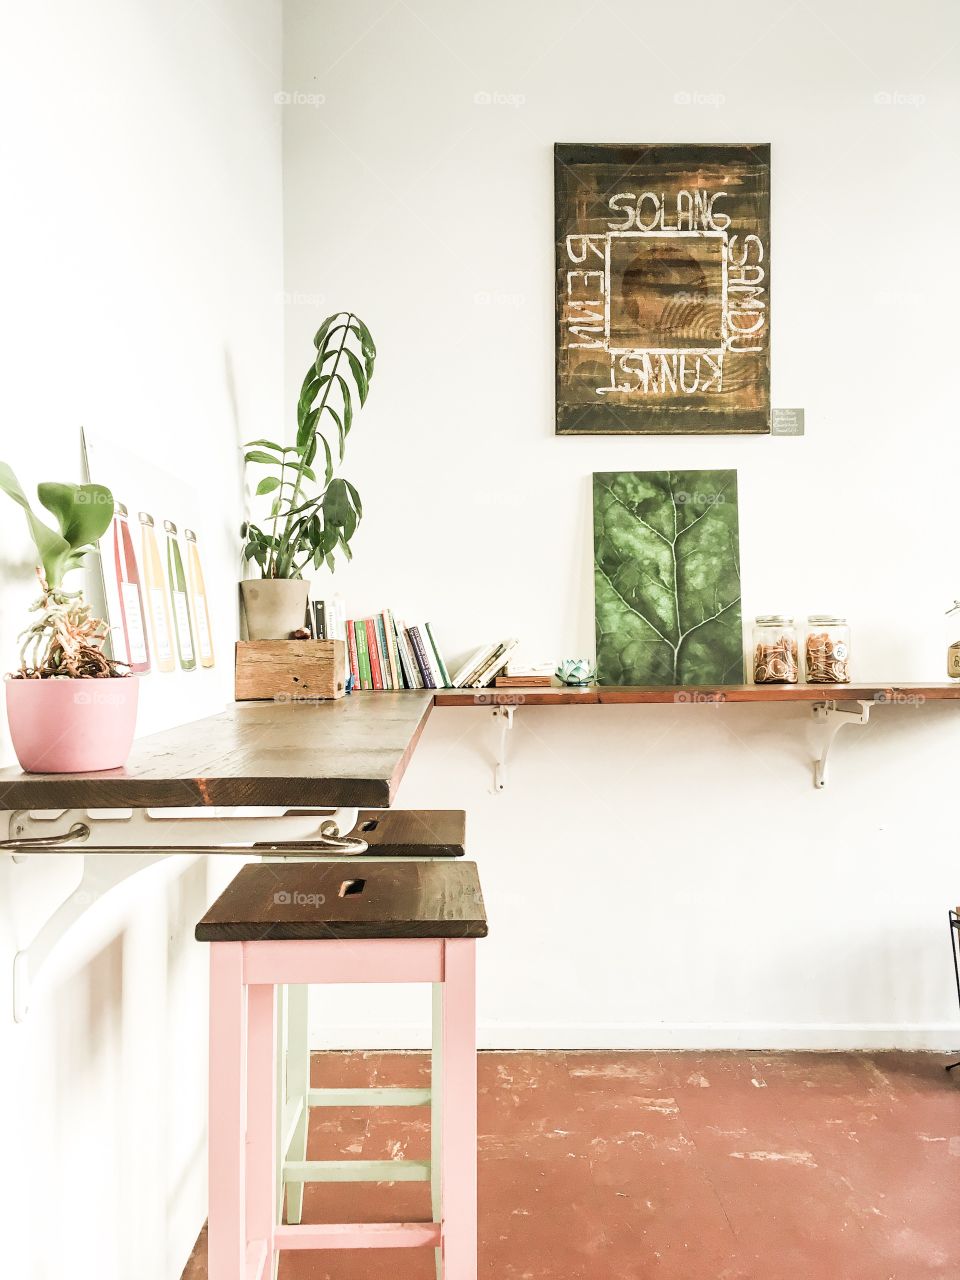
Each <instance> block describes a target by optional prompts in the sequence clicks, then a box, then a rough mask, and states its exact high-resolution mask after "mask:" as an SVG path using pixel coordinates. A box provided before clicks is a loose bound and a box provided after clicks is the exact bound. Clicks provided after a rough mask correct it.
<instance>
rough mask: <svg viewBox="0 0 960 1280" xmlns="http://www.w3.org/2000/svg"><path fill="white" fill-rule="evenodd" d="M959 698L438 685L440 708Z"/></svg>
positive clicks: (898, 691)
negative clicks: (458, 687) (453, 686)
mask: <svg viewBox="0 0 960 1280" xmlns="http://www.w3.org/2000/svg"><path fill="white" fill-rule="evenodd" d="M839 701H843V702H850V701H853V702H860V701H863V702H889V703H894V704H897V703H899V704H905V705H908V706H909V705H911V704H913V703H917V704H919V703H923V702H943V701H960V680H957V681H954V680H949V681H944V682H943V683H942V684H730V685H591V686H590V688H588V689H563V688H556V689H554V688H550V689H545V688H543V687H540V688H533V689H523V688H513V689H438V690H437V691H436V693H435V695H434V702H435V704H436V705H437V706H438V707H499V706H526V707H560V706H588V705H591V704H596V703H647V704H661V705H663V704H669V703H676V704H678V705H680V706H683V705H685V704H692V705H696V704H697V703H704V702H803V703H806V704H808V705H809V704H810V703H816V702H839Z"/></svg>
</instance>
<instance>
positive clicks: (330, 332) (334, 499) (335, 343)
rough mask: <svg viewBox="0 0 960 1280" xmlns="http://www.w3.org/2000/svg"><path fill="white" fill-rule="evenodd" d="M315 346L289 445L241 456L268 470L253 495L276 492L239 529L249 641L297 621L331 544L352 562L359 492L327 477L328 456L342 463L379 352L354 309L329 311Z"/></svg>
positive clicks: (281, 632) (284, 634)
mask: <svg viewBox="0 0 960 1280" xmlns="http://www.w3.org/2000/svg"><path fill="white" fill-rule="evenodd" d="M313 345H314V347H315V349H316V355H315V357H314V358H313V359H312V360H311V362H310V367H309V368H308V369H307V373H306V376H305V377H304V379H303V386H302V387H301V389H300V398H299V400H298V401H297V438H296V443H295V444H291V445H286V446H283V445H279V444H277V443H275V442H274V441H272V440H252V441H250V443H249V444H247V445H245V446H244V448H245V450H246V452H245V454H244V461H246V462H251V463H255V464H257V465H259V466H263V467H266V468H268V474H267V475H265V476H264V477H263V478H262V479H261V480H260V482H259V483H258V485H257V489H256V492H257V495H258V496H266V495H269V494H273V500H272V503H271V506H270V509H269V514H268V518H267V520H266V521H265V522H264V525H258V524H254V523H253V522H252V521H247V522H246V523H245V524H244V525H243V528H242V530H241V534H242V536H243V538H244V549H243V554H244V558H245V560H246V562H247V564H248V566H250V567H252V568H256V569H257V570H258V571H259V575H260V576H259V577H257V578H247V579H245V580H244V581H243V582H241V584H240V589H241V592H242V595H243V607H244V614H245V617H246V623H247V634H248V635H249V637H250V639H251V640H271V639H287V638H288V637H289V636H290V634H291V633H292V632H294V631H296V630H298V629H299V628H300V627H302V626H303V620H304V615H305V613H306V607H307V597H308V595H309V590H310V585H309V583H308V582H306V581H305V580H304V577H303V573H304V570H306V569H309V568H314V569H319V568H320V566H321V565H323V564H326V565H327V567H328V568H329V569H331V570H332V569H333V568H334V567H335V561H334V552H335V551H336V549H337V547H340V548H341V549H342V551H343V552H344V554H345V555H346V556H347V558H348V559H349V558H350V554H351V552H350V539H351V538H352V537H353V535H354V533H355V532H356V529H357V524H358V523H359V521H360V518H361V516H362V515H363V508H362V506H361V504H360V495H359V494H358V493H357V491H356V489H355V488H354V487H353V485H352V484H351V483H350V482H349V480H344V479H343V478H342V477H340V476H337V477H335V476H334V474H333V471H334V453H336V457H337V459H338V461H339V462H342V461H343V452H344V445H345V442H346V438H347V436H348V434H349V432H350V427H351V425H352V424H353V417H354V412H355V409H356V408H357V407H359V406H362V405H363V404H364V403H365V402H366V399H367V394H368V392H369V390H370V381H371V379H372V378H373V366H374V361H375V359H376V354H377V352H376V348H375V346H374V345H373V339H372V338H371V337H370V330H369V329H368V328H367V326H366V325H365V324H364V323H363V321H362V320H361V319H360V318H359V317H358V316H356V315H354V314H353V312H352V311H338V312H337V313H336V314H335V315H332V316H328V317H327V319H326V320H324V322H323V324H322V325H321V326H320V328H319V329H318V330H317V332H316V335H315V337H314V339H313ZM331 441H332V442H333V443H332V447H331ZM318 460H319V461H318ZM318 475H321V476H322V479H318Z"/></svg>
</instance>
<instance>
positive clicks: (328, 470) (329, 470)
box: [314, 436, 343, 485]
mask: <svg viewBox="0 0 960 1280" xmlns="http://www.w3.org/2000/svg"><path fill="white" fill-rule="evenodd" d="M314 439H319V440H320V442H321V443H322V445H323V451H324V454H325V455H326V459H327V460H326V465H325V467H324V472H323V483H324V484H325V485H328V484H329V483H330V481H331V480H332V479H333V458H332V457H331V455H330V446H329V445H328V444H327V437H326V436H315V437H314ZM340 458H341V461H342V460H343V454H342V453H341V455H340Z"/></svg>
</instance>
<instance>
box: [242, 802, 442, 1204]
mask: <svg viewBox="0 0 960 1280" xmlns="http://www.w3.org/2000/svg"><path fill="white" fill-rule="evenodd" d="M291 812H293V813H297V812H299V811H298V810H292V811H291ZM466 816H467V815H466V814H465V813H464V812H463V810H462V809H385V810H381V809H361V810H360V812H359V816H358V821H357V825H356V827H355V829H354V831H353V832H352V833H351V834H352V835H356V836H360V837H361V838H362V839H363V840H365V841H366V843H367V850H366V852H365V853H360V854H353V855H351V858H350V861H351V864H352V863H354V862H357V863H360V862H369V861H378V860H380V859H383V858H391V859H399V858H416V859H433V858H462V857H463V856H464V852H465V841H466ZM263 856H264V858H265V860H267V861H271V862H277V861H279V862H289V861H290V860H291V859H290V857H289V856H284V854H283V853H282V846H280V845H276V846H274V847H273V849H272V850H271V852H270V853H268V854H265V855H263ZM304 857H308V858H311V859H315V860H316V861H318V862H340V861H341V860H342V859H343V854H342V853H341V854H330V853H324V852H323V851H322V849H321V848H319V847H318V848H317V849H316V850H315V851H311V852H310V853H306V854H304V853H302V852H301V853H298V854H297V855H296V860H297V861H301V860H302V859H303V858H304ZM354 874H355V875H360V874H362V872H355V873H354ZM308 993H309V988H307V987H306V986H303V985H297V986H283V987H281V988H280V989H279V990H278V992H277V1143H278V1146H277V1222H282V1221H283V1209H284V1201H286V1211H287V1213H286V1218H287V1222H299V1221H300V1217H301V1215H302V1212H303V1182H302V1181H300V1180H298V1178H297V1171H298V1169H301V1168H302V1167H303V1164H304V1161H305V1160H306V1158H307V1131H308V1128H309V1123H310V1108H311V1107H322V1106H336V1105H346V1103H344V1104H338V1103H337V1102H336V1101H334V1100H331V1099H330V1098H328V1097H327V1096H326V1095H325V1093H324V1091H323V1090H322V1089H313V1090H311V1088H310V1049H309V1046H308V1043H307V1024H308V1016H307V1015H308ZM399 1092H400V1091H394V1093H393V1094H391V1098H390V1101H391V1103H392V1104H393V1105H394V1106H396V1105H399V1101H398V1097H397V1096H396V1095H397V1094H398V1093H399ZM352 1105H357V1103H356V1101H355V1100H354V1102H353V1104H352ZM369 1105H370V1106H374V1105H378V1104H376V1103H375V1102H374V1101H370V1102H369ZM379 1105H383V1104H382V1103H381V1104H379ZM407 1105H409V1106H415V1105H422V1104H420V1103H416V1102H410V1103H408V1104H407Z"/></svg>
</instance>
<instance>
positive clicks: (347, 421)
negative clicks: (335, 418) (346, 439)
mask: <svg viewBox="0 0 960 1280" xmlns="http://www.w3.org/2000/svg"><path fill="white" fill-rule="evenodd" d="M337 377H338V378H339V380H340V390H341V392H342V393H343V434H344V436H348V435H349V434H350V428H351V427H352V426H353V401H352V400H351V398H350V385H349V383H348V382H347V380H346V378H341V377H340V375H339V374H338V375H337Z"/></svg>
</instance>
